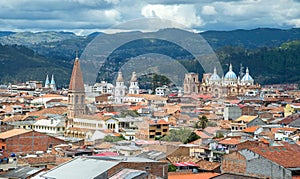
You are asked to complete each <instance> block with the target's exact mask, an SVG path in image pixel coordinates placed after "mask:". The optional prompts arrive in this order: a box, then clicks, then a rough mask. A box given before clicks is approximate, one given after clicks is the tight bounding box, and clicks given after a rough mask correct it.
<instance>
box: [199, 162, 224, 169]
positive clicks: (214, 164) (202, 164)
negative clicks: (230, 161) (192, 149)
mask: <svg viewBox="0 0 300 179" xmlns="http://www.w3.org/2000/svg"><path fill="white" fill-rule="evenodd" d="M197 164H198V166H199V168H200V169H202V170H206V171H212V170H214V169H216V168H218V167H220V165H221V164H220V163H217V162H209V161H207V160H201V161H199V162H197Z"/></svg>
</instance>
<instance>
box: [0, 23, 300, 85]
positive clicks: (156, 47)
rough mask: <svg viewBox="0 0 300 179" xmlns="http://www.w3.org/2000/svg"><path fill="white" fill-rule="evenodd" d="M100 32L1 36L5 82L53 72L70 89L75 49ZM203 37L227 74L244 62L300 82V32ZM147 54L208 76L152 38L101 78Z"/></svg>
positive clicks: (266, 76) (0, 79)
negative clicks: (84, 34)
mask: <svg viewBox="0 0 300 179" xmlns="http://www.w3.org/2000/svg"><path fill="white" fill-rule="evenodd" d="M99 34H101V33H98V32H95V33H92V34H90V35H88V36H77V35H75V34H73V33H68V32H41V33H31V32H23V33H15V32H0V43H1V44H2V45H1V46H0V64H1V65H0V83H8V82H14V81H26V80H31V79H35V80H44V78H45V75H46V74H47V73H48V74H51V73H54V74H55V77H56V78H57V80H56V81H57V83H59V84H60V85H64V86H66V85H68V82H69V77H70V72H71V69H72V64H73V60H74V57H75V51H76V50H78V51H79V54H81V53H82V52H83V50H84V49H85V47H86V46H87V45H88V43H89V42H91V41H92V40H93V39H94V38H95V37H96V36H97V35H99ZM201 35H202V37H203V38H205V39H206V40H207V42H208V43H209V44H210V45H211V46H212V48H213V49H214V50H215V52H216V54H217V56H218V57H219V60H220V62H221V64H222V67H223V70H224V71H225V72H226V71H227V70H228V64H229V62H231V63H232V64H233V66H234V71H235V72H236V73H238V71H239V66H240V64H243V66H245V67H247V66H248V67H249V68H250V73H251V75H252V76H253V77H254V79H255V80H256V81H257V82H259V83H262V84H270V83H287V82H289V83H292V82H296V83H299V84H300V73H299V70H298V69H299V67H300V43H299V42H300V29H287V30H281V29H269V28H259V29H253V30H234V31H207V32H203V33H201ZM13 44H21V45H13ZM145 52H146V53H160V54H165V55H168V56H170V57H172V58H175V59H177V60H178V61H179V62H180V63H182V64H183V65H184V66H185V67H186V68H187V69H188V70H189V71H193V72H198V73H199V74H200V75H201V74H202V72H203V69H202V68H201V66H199V64H197V63H196V62H195V61H193V60H191V56H190V54H189V53H187V52H186V51H184V50H182V49H180V48H178V47H176V46H174V45H172V44H170V43H167V42H163V41H155V43H153V39H152V40H150V39H148V40H138V41H134V42H132V43H131V44H129V46H126V47H124V48H120V49H117V50H116V51H114V54H113V55H112V56H110V59H111V60H110V62H111V63H110V64H107V65H104V68H103V69H101V71H100V76H99V78H98V79H103V78H107V77H109V78H108V79H111V76H112V75H114V74H115V72H116V71H117V70H118V68H117V67H120V66H121V65H122V64H123V63H124V62H125V61H126V59H128V58H130V57H132V56H136V55H140V54H143V53H145ZM112 72H113V73H112ZM101 75H102V76H101ZM109 75H110V76H109Z"/></svg>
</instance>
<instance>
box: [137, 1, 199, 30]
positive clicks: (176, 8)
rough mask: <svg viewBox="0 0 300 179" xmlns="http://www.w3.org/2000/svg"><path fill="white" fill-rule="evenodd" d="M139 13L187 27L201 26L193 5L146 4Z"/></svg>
mask: <svg viewBox="0 0 300 179" xmlns="http://www.w3.org/2000/svg"><path fill="white" fill-rule="evenodd" d="M141 14H142V15H143V16H144V17H146V18H154V17H155V18H161V19H167V20H171V21H175V22H177V23H179V24H183V25H185V26H187V27H193V26H202V25H203V21H202V19H201V17H200V16H198V15H197V14H196V10H195V7H194V5H190V4H188V5H187V4H182V5H161V4H155V5H152V4H148V5H146V6H144V7H143V8H142V10H141Z"/></svg>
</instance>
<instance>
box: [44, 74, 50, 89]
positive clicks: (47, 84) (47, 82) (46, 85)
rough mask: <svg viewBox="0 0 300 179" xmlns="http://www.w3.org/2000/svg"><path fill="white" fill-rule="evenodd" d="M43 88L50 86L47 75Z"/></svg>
mask: <svg viewBox="0 0 300 179" xmlns="http://www.w3.org/2000/svg"><path fill="white" fill-rule="evenodd" d="M44 87H45V88H50V82H49V76H48V75H47V76H46V81H45V86H44Z"/></svg>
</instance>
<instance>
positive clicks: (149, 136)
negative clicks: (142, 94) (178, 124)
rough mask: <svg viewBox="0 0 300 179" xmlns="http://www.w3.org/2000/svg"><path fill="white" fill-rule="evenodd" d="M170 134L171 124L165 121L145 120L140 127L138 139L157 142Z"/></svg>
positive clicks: (137, 133) (137, 134)
mask: <svg viewBox="0 0 300 179" xmlns="http://www.w3.org/2000/svg"><path fill="white" fill-rule="evenodd" d="M168 133H169V123H168V122H166V121H165V120H163V119H161V120H145V121H144V122H142V123H140V124H139V125H138V131H137V132H136V138H137V139H141V140H155V138H156V137H162V136H164V135H167V134H168Z"/></svg>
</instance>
